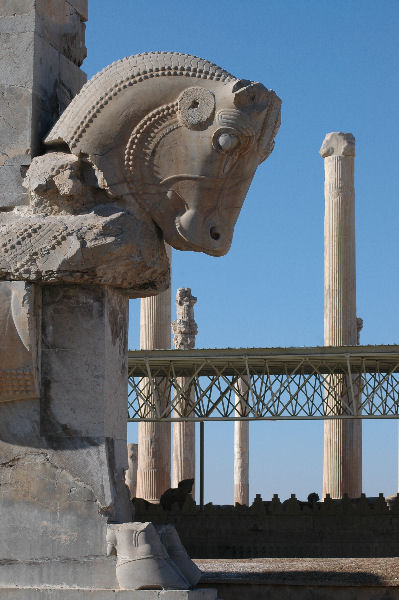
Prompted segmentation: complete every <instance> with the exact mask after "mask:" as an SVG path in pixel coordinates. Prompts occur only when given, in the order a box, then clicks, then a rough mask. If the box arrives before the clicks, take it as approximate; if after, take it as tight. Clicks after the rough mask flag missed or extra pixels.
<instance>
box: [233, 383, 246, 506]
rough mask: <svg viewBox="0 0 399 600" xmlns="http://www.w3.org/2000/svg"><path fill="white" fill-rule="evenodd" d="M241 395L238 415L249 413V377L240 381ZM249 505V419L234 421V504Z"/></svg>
mask: <svg viewBox="0 0 399 600" xmlns="http://www.w3.org/2000/svg"><path fill="white" fill-rule="evenodd" d="M238 387H239V391H240V395H238V394H236V410H235V413H236V415H237V416H240V417H242V416H243V415H246V414H247V410H246V399H247V397H248V379H247V377H242V378H241V379H240V380H239V381H238ZM236 502H238V504H245V505H246V506H248V505H249V421H234V504H236Z"/></svg>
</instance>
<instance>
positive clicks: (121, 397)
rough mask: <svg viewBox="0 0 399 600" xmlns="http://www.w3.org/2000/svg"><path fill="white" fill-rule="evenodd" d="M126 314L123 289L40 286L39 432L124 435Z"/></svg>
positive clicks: (68, 434) (55, 434)
mask: <svg viewBox="0 0 399 600" xmlns="http://www.w3.org/2000/svg"><path fill="white" fill-rule="evenodd" d="M127 319H128V298H127V296H125V295H123V294H122V293H121V292H115V291H114V290H111V289H107V288H101V287H95V286H92V287H90V286H87V287H86V286H79V287H77V286H47V287H45V288H44V289H43V330H42V331H43V339H42V400H41V401H42V411H41V413H42V416H41V431H42V435H51V436H61V437H65V436H66V437H76V436H78V437H79V436H82V437H91V436H92V437H97V436H106V437H112V438H116V439H125V440H126V398H127ZM125 452H126V448H125ZM126 459H127V456H126ZM126 468H127V465H126Z"/></svg>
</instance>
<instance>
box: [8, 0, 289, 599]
mask: <svg viewBox="0 0 399 600" xmlns="http://www.w3.org/2000/svg"><path fill="white" fill-rule="evenodd" d="M86 18H87V2H86V1H85V0H7V1H6V2H4V1H3V2H0V45H1V53H0V67H1V68H0V134H1V135H0V183H1V185H0V240H1V243H0V490H1V492H0V596H2V597H3V596H4V597H7V598H9V597H11V596H12V597H13V598H15V600H27V599H28V598H29V600H30V599H31V598H33V597H35V598H36V597H37V598H39V597H42V596H43V597H44V595H45V596H46V597H47V596H48V597H50V596H51V597H54V598H55V596H56V597H57V599H58V598H59V599H60V600H61V599H62V600H64V599H65V600H67V599H68V598H71V597H72V596H73V597H75V596H76V595H78V596H79V597H80V596H81V595H82V594H83V595H87V596H88V595H90V597H93V599H96V598H100V597H101V599H103V600H107V599H108V598H115V597H116V595H118V596H119V595H121V596H122V595H123V596H125V595H126V593H125V591H124V590H126V589H128V590H137V589H138V588H139V587H142V586H143V585H145V587H146V588H147V591H148V594H147V591H146V592H144V594H145V595H146V596H149V597H153V596H154V595H159V593H161V594H162V595H163V592H158V591H156V592H151V590H158V589H165V588H175V589H184V590H186V592H185V593H184V594H183V596H184V597H187V598H190V597H194V596H197V595H198V594H197V593H196V592H195V591H194V592H192V591H191V589H190V588H191V587H192V586H193V585H194V584H195V583H196V581H197V580H198V573H194V574H193V569H192V568H191V567H192V565H191V564H189V566H188V568H187V570H186V572H187V575H186V572H184V569H185V568H186V566H187V561H189V559H188V557H186V555H185V554H184V551H183V549H182V547H181V544H180V542H178V541H177V540H176V539H173V538H174V536H175V532H174V531H173V528H172V530H171V531H170V526H168V531H163V532H162V531H159V532H158V530H157V529H156V528H154V527H153V526H152V525H151V526H150V525H149V524H145V526H143V525H142V524H134V523H132V522H131V520H132V518H133V516H134V515H133V506H132V503H131V502H129V496H128V489H127V487H126V485H125V481H124V471H125V470H126V468H127V466H128V457H127V443H126V431H127V422H126V418H127V386H128V380H127V367H128V361H127V358H128V357H127V333H128V301H129V298H143V297H147V296H150V295H154V294H155V295H156V294H158V293H161V292H164V290H166V289H167V287H168V285H169V283H170V264H169V259H168V256H167V254H166V251H165V243H168V244H171V245H173V246H174V247H175V248H177V249H179V250H193V249H194V250H197V251H201V252H205V253H208V254H210V255H212V256H222V255H224V254H226V252H227V251H228V250H229V247H230V244H231V240H232V236H233V230H234V224H235V222H236V219H237V216H238V212H239V209H240V207H241V205H242V203H243V201H244V199H245V195H246V192H247V189H248V184H249V182H250V181H251V179H252V177H253V175H254V173H255V170H256V168H257V166H258V164H259V163H260V162H262V161H263V160H264V159H265V158H267V156H268V155H269V154H270V152H271V151H272V149H273V146H274V137H275V135H276V133H277V130H278V126H279V122H280V100H279V98H278V97H277V96H276V95H275V94H274V92H273V91H271V90H267V89H266V88H265V87H264V86H263V85H262V84H260V83H257V82H250V81H248V80H237V79H236V78H235V77H234V76H233V75H230V74H229V73H228V72H227V71H224V70H223V69H221V68H220V67H218V66H217V65H214V64H212V63H210V62H209V61H206V60H202V59H199V58H195V57H193V56H191V55H186V54H182V53H176V52H155V53H154V52H149V53H143V54H141V55H137V56H131V57H126V58H124V59H123V60H120V61H116V62H115V63H113V64H112V65H110V66H109V67H106V68H105V69H104V70H103V71H101V72H100V73H98V74H97V75H96V76H95V77H93V78H92V79H91V80H90V82H88V83H87V85H84V86H83V87H82V89H80V88H81V86H82V83H83V82H84V81H85V79H86V77H85V75H84V73H83V72H81V71H80V69H79V65H80V64H81V62H82V60H83V58H84V56H85V48H84V21H85V19H86ZM79 90H80V91H79ZM132 106H134V111H132V110H131V107H132ZM231 111H234V114H235V123H236V125H237V135H235V134H234V135H233V134H229V133H226V127H225V120H224V119H225V117H226V115H227V117H226V119H227V122H228V123H230V121H229V119H230V117H229V115H230V114H231ZM249 120H250V123H251V135H250V137H248V138H245V156H244V154H242V155H241V153H237V156H236V162H235V166H234V171H233V172H232V173H230V174H225V172H224V166H225V159H224V158H222V159H221V158H220V157H221V155H222V153H223V152H228V151H229V150H230V149H231V148H232V147H233V148H235V145H237V143H238V142H239V139H238V136H239V135H240V132H241V131H242V130H244V131H247V129H246V127H247V125H245V124H247V123H248V121H249ZM242 124H243V125H245V127H244V129H243V128H242V127H241V125H242ZM49 129H50V131H49ZM193 149H195V152H194V151H192V150H193ZM235 154H236V153H235ZM193 157H194V159H193ZM177 165H178V167H179V169H180V172H177V171H176V169H177ZM222 179H223V186H222V187H220V185H221V183H220V182H221V180H222ZM215 182H216V183H215ZM186 184H188V185H186ZM225 185H227V186H228V190H229V193H222V192H223V191H225V190H226V187H224V186H225ZM183 197H184V202H182V201H181V200H182V198H183ZM203 197H205V198H206V209H205V210H204V205H203V203H202V202H198V200H199V199H200V198H203ZM167 295H169V305H168V306H169V309H168V308H167V307H166V308H165V307H164V309H163V310H162V311H159V310H158V309H157V310H155V308H156V307H157V305H158V304H160V305H161V306H162V300H163V298H165V297H166V296H167ZM154 307H155V308H154ZM154 314H159V315H160V316H159V319H160V321H161V322H162V323H163V324H164V330H163V331H164V334H161V333H160V331H159V330H157V327H156V323H155V321H153V322H152V323H153V328H152V330H151V327H150V326H148V327H147V328H146V329H145V328H144V329H143V332H142V336H143V337H142V347H147V348H148V347H150V348H154V347H161V348H162V347H170V292H166V294H165V295H164V296H163V297H162V296H161V297H160V298H155V299H151V301H149V302H148V303H147V304H144V303H143V320H147V322H149V319H150V315H154ZM146 315H148V316H146ZM151 318H152V317H151ZM165 332H166V333H165ZM165 340H167V341H165ZM161 383H162V382H157V384H159V385H161ZM166 427H168V428H169V432H170V427H169V426H166ZM165 437H166V438H167V437H168V436H165ZM152 440H154V438H152ZM143 447H145V444H143ZM165 447H166V450H165V451H164V452H162V453H160V457H161V458H162V459H163V458H164V459H165V460H166V461H167V463H168V465H167V468H165V469H164V470H163V472H164V474H166V475H165V482H164V483H163V485H162V488H163V489H165V488H167V487H169V485H170V480H169V471H170V433H169V442H168V441H167V443H166V444H165ZM158 464H159V463H156V466H157V465H158ZM163 489H162V491H163ZM144 530H145V531H144ZM138 538H139V539H138ZM179 544H180V545H179ZM172 557H173V558H172ZM126 558H128V561H126ZM143 558H144V559H146V560H145V561H143ZM144 562H145V564H146V567H144V566H143V565H144ZM174 563H176V564H175V566H174ZM177 564H179V568H178V569H177V570H176V568H175V567H177ZM181 565H183V566H182V568H181V569H180V566H181ZM166 567H168V568H167V569H166ZM165 569H166V570H168V572H169V575H170V576H167V577H166V571H165ZM194 571H195V569H194ZM181 572H184V576H181V575H180V573H181ZM143 577H144V579H143ZM148 588H149V589H148ZM85 590H87V593H86V591H85ZM169 591H170V592H171V593H170V594H169ZM115 592H117V594H115ZM202 592H204V594H203V595H204V598H206V599H208V600H210V599H211V598H214V597H215V595H216V592H211V593H207V592H206V591H205V590H201V594H202ZM127 594H128V595H129V597H130V595H132V594H131V593H130V592H127ZM133 595H134V594H133ZM133 595H132V597H133ZM139 595H140V592H139ZM170 595H171V597H176V595H175V594H174V592H173V589H172V590H170V589H169V590H167V591H166V592H165V597H166V596H170Z"/></svg>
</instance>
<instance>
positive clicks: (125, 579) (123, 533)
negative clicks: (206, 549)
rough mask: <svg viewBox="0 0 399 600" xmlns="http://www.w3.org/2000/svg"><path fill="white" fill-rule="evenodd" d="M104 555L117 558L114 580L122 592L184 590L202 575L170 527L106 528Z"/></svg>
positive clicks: (123, 526) (150, 525)
mask: <svg viewBox="0 0 399 600" xmlns="http://www.w3.org/2000/svg"><path fill="white" fill-rule="evenodd" d="M157 529H158V531H157ZM107 555H108V556H112V555H114V556H116V557H117V563H116V577H117V579H118V583H119V586H120V588H121V589H123V590H145V589H151V590H154V589H166V590H167V589H173V590H187V589H189V588H190V587H191V586H192V585H195V584H196V583H197V582H198V580H199V578H200V576H201V572H200V571H199V569H198V568H197V567H196V565H195V564H194V563H193V562H192V561H191V559H190V557H189V556H188V554H187V552H186V551H185V549H184V547H183V546H182V543H181V541H180V538H179V536H178V534H177V532H176V530H175V528H174V527H173V525H164V526H158V528H156V527H155V526H154V525H153V524H152V523H139V522H136V523H134V522H133V523H119V524H112V525H108V529H107Z"/></svg>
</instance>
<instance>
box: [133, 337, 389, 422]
mask: <svg viewBox="0 0 399 600" xmlns="http://www.w3.org/2000/svg"><path fill="white" fill-rule="evenodd" d="M244 377H246V378H247V380H248V385H249V387H248V388H247V387H245V395H244V396H243V395H242V389H243V388H242V386H240V385H239V382H240V380H242V378H244ZM182 378H184V379H182ZM182 382H184V384H183V385H182ZM240 390H241V391H240ZM181 407H184V410H183V411H182V408H181ZM128 408H129V416H128V421H143V420H147V421H233V420H240V419H243V420H277V419H279V420H284V419H336V418H340V419H353V418H362V419H367V418H374V419H378V418H384V419H389V418H398V415H399V346H397V345H394V346H343V347H335V346H334V347H325V346H322V347H311V348H238V349H232V348H225V349H210V350H203V349H198V350H151V351H143V350H142V351H131V352H129V398H128Z"/></svg>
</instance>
